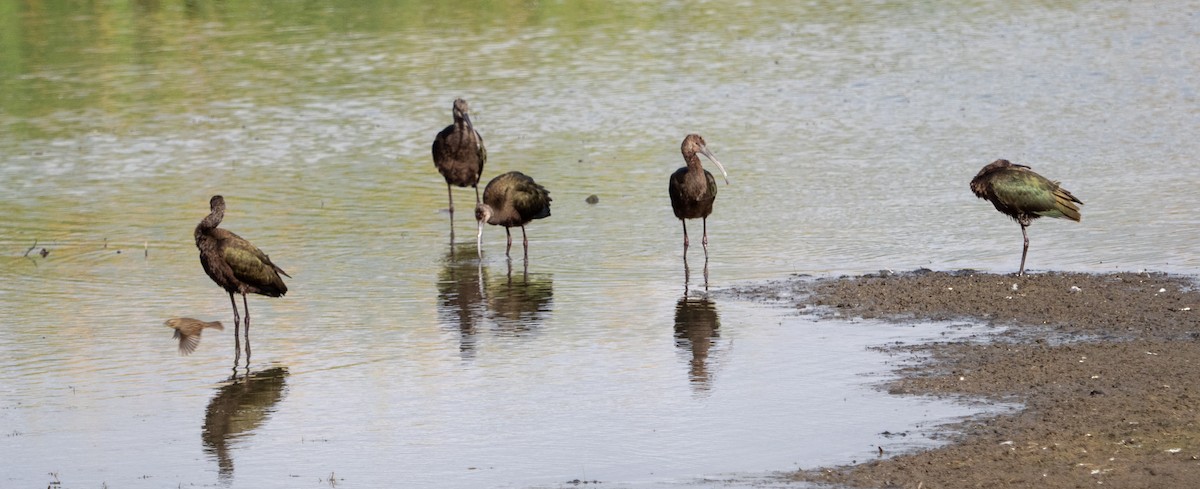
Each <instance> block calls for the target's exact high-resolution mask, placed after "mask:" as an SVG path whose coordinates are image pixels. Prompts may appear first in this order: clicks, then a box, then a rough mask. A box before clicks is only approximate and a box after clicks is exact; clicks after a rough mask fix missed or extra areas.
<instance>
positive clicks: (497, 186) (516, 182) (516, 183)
mask: <svg viewBox="0 0 1200 489" xmlns="http://www.w3.org/2000/svg"><path fill="white" fill-rule="evenodd" d="M550 200H551V199H550V191H548V190H546V187H543V186H541V185H538V184H537V182H534V181H533V179H532V178H529V177H528V176H526V175H525V174H524V173H521V172H519V171H510V172H508V173H505V174H502V175H499V176H497V177H496V178H493V179H492V181H490V182H488V184H487V187H486V188H484V189H483V202H481V203H479V204H478V205H476V206H475V220H476V221H477V222H478V225H479V230H478V232H477V233H476V235H475V243H476V245H477V246H478V247H479V253H480V255H481V256H482V254H483V223H485V222H486V223H488V224H492V225H495V226H504V234H506V235H508V246H507V247H506V248H505V249H504V254H505V256H509V252H510V251H511V250H512V233H511V232H510V230H509V228H512V227H513V226H520V227H521V240H522V241H523V242H524V243H525V258H526V259H528V258H529V238H528V237H526V236H525V225H526V224H528V223H529V221H532V220H534V219H542V218H545V217H550Z"/></svg>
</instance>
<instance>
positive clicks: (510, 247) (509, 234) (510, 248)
mask: <svg viewBox="0 0 1200 489" xmlns="http://www.w3.org/2000/svg"><path fill="white" fill-rule="evenodd" d="M521 229H525V228H524V227H522V228H521ZM504 234H505V235H507V236H508V246H506V247H505V248H504V256H509V252H510V251H512V231H510V230H509V228H508V226H505V227H504Z"/></svg>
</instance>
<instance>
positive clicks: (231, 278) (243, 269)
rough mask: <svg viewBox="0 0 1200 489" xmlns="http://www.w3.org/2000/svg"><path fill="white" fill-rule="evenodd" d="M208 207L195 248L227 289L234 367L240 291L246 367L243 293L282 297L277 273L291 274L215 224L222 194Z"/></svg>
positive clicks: (220, 216)
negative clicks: (230, 312) (230, 314)
mask: <svg viewBox="0 0 1200 489" xmlns="http://www.w3.org/2000/svg"><path fill="white" fill-rule="evenodd" d="M208 206H209V209H210V212H209V214H208V216H207V217H205V218H204V219H203V220H201V221H200V224H197V225H196V233H195V236H196V248H199V249H200V265H201V266H203V267H204V273H207V274H208V277H209V278H211V279H212V280H213V282H216V283H217V285H220V286H221V288H223V289H225V291H226V292H229V303H230V304H232V305H233V341H234V343H233V344H234V348H236V349H237V351H236V352H235V353H234V356H233V364H234V369H235V370H236V369H237V362H238V357H239V356H240V355H241V353H242V347H241V344H240V342H239V341H238V332H237V331H238V322H239V319H238V308H237V301H236V300H235V299H234V298H233V294H235V293H238V294H242V308H243V309H244V310H245V311H246V323H245V324H246V326H245V331H246V368H249V367H250V306H249V305H248V304H247V302H246V294H247V293H254V294H262V295H265V296H268V297H282V296H283V295H284V294H286V293H287V285H284V283H283V279H282V278H280V277H279V275H280V274H283V275H284V276H285V277H291V275H288V274H287V272H284V271H283V269H281V268H279V267H278V266H275V264H274V263H271V258H270V257H268V256H267V254H266V253H263V252H262V250H260V249H258V248H256V247H255V246H254V245H252V244H250V242H249V241H246V240H245V239H242V237H241V236H238V235H236V234H233V233H231V232H229V231H226V230H224V229H221V228H218V227H217V226H219V225H220V224H221V220H222V219H224V218H225V198H224V197H221V196H220V195H214V196H213V197H212V199H210V200H209V202H208Z"/></svg>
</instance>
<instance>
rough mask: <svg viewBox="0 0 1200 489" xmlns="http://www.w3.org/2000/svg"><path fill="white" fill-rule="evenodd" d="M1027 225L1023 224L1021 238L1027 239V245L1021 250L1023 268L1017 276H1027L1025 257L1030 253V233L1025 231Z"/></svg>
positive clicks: (1018, 271)
mask: <svg viewBox="0 0 1200 489" xmlns="http://www.w3.org/2000/svg"><path fill="white" fill-rule="evenodd" d="M1025 227H1026V226H1025V224H1021V237H1022V238H1025V245H1024V246H1023V247H1022V248H1021V268H1020V269H1019V270H1017V276H1018V277H1020V276H1022V275H1025V255H1026V254H1028V253H1029V233H1027V232H1026V231H1025Z"/></svg>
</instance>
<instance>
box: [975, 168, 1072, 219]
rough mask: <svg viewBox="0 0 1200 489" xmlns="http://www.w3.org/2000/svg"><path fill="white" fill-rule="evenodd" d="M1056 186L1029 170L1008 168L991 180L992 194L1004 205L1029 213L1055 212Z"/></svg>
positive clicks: (1044, 213)
mask: <svg viewBox="0 0 1200 489" xmlns="http://www.w3.org/2000/svg"><path fill="white" fill-rule="evenodd" d="M1057 188H1058V186H1057V185H1055V184H1054V182H1051V181H1050V180H1047V179H1046V178H1045V177H1043V176H1041V175H1038V174H1037V173H1034V172H1031V171H1017V170H1010V171H1004V172H1000V173H998V174H996V175H995V176H994V177H993V178H992V181H991V190H992V194H993V195H995V197H996V199H997V200H999V201H1000V203H1002V204H1004V205H1005V206H1006V207H1009V208H1013V209H1020V210H1021V211H1023V212H1027V213H1030V214H1038V215H1046V216H1048V217H1060V216H1050V214H1046V213H1053V212H1056V211H1057V210H1058V209H1057V207H1056V204H1057V199H1055V198H1054V191H1055V189H1057Z"/></svg>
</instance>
